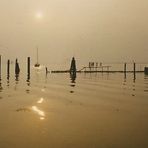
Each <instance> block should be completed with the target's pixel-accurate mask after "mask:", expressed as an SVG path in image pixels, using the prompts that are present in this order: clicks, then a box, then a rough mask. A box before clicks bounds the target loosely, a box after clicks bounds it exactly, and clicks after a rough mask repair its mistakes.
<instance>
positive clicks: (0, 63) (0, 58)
mask: <svg viewBox="0 0 148 148" xmlns="http://www.w3.org/2000/svg"><path fill="white" fill-rule="evenodd" d="M1 64H2V63H1V55H0V80H1Z"/></svg>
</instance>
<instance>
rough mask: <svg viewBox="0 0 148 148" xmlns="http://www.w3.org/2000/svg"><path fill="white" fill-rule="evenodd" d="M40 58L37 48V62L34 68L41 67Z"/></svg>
mask: <svg viewBox="0 0 148 148" xmlns="http://www.w3.org/2000/svg"><path fill="white" fill-rule="evenodd" d="M38 61H39V57H38V48H37V62H36V63H35V64H34V67H40V64H39V62H38Z"/></svg>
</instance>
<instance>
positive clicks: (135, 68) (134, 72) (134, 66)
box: [134, 62, 136, 73]
mask: <svg viewBox="0 0 148 148" xmlns="http://www.w3.org/2000/svg"><path fill="white" fill-rule="evenodd" d="M135 72H136V63H135V62H134V73H135Z"/></svg>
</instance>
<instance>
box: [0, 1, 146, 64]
mask: <svg viewBox="0 0 148 148" xmlns="http://www.w3.org/2000/svg"><path fill="white" fill-rule="evenodd" d="M36 46H38V48H39V51H40V54H39V57H40V63H56V62H57V63H58V62H63V63H64V62H67V61H69V59H71V57H72V56H73V55H74V56H75V57H76V59H77V60H78V61H79V62H81V63H84V62H86V63H87V62H88V61H98V62H100V61H106V62H108V61H132V60H135V61H146V62H148V0H0V54H2V55H3V58H4V59H7V58H15V57H18V58H20V59H24V58H26V57H27V56H31V57H32V59H33V60H35V59H34V58H35V55H36Z"/></svg>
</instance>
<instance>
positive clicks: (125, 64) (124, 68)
mask: <svg viewBox="0 0 148 148" xmlns="http://www.w3.org/2000/svg"><path fill="white" fill-rule="evenodd" d="M124 73H126V63H124Z"/></svg>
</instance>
